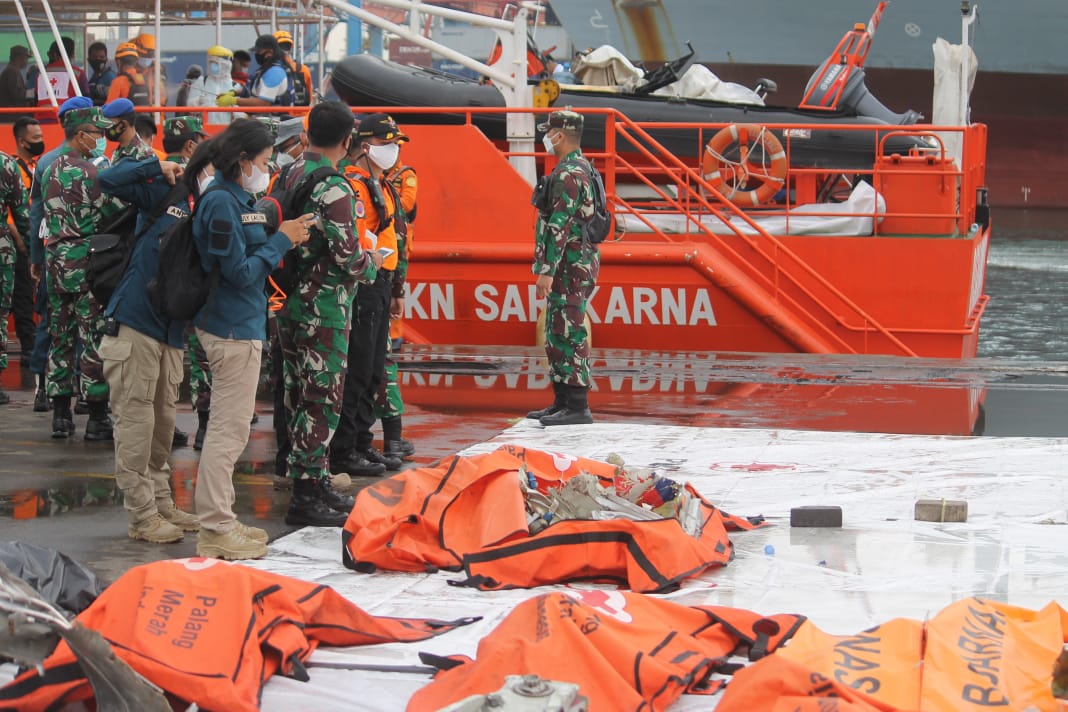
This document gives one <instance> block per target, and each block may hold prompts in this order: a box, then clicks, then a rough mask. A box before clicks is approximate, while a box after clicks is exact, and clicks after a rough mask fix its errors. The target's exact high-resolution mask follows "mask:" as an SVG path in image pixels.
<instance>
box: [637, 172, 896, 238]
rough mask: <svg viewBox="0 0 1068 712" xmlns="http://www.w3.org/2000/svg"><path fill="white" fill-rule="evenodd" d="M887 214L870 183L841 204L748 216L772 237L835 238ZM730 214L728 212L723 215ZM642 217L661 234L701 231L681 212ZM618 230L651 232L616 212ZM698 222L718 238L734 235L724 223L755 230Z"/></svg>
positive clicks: (862, 230) (707, 219) (705, 218)
mask: <svg viewBox="0 0 1068 712" xmlns="http://www.w3.org/2000/svg"><path fill="white" fill-rule="evenodd" d="M876 204H878V213H879V214H882V213H885V212H886V200H885V199H884V198H883V196H881V195H879V194H878V193H876V192H875V188H873V187H872V186H871V184H869V183H865V182H863V181H861V182H860V183H857V186H856V187H855V188H853V192H852V193H850V194H849V198H848V199H847V200H846V201H845V202H844V203H812V204H810V205H801V206H798V207H796V208H792V209H791V210H790V215H789V216H786V215H771V216H767V217H760V216H759V215H758V214H755V213H753V214H750V218H751V219H752V220H753V222H755V223H756V224H757V225H759V226H761V227H762V228H764V230H766V231H767V232H769V233H770V234H772V235H832V236H836V237H855V236H860V235H871V234H872V217H871V216H872V215H873V214H875V213H876ZM724 214H725V215H731V213H724ZM642 217H644V218H645V220H648V221H649V222H650V223H652V224H653V225H655V226H656V227H657V228H658V229H659V230H660V231H661V232H664V233H667V234H671V235H678V234H691V235H692V234H700V232H701V230H700V228H698V227H697V226H696V225H695V224H694V223H693V220H692V218H689V217H687V216H685V215H683V214H682V213H668V212H662V211H648V212H644V213H642ZM616 222H617V229H619V230H620V231H622V232H625V233H626V232H644V233H649V232H652V229H651V228H650V227H649V225H647V224H646V223H645V221H643V220H642V219H641V218H639V217H638V216H636V215H632V214H627V213H622V212H619V213H616ZM701 223H702V224H703V225H705V226H706V227H708V229H709V230H711V231H712V232H714V233H716V234H719V235H728V234H734V231H733V230H731V228H730V227H727V223H729V224H730V225H733V226H735V227H737V228H738V230H739V231H740V232H741V233H742V234H745V235H755V234H756V230H754V229H753V228H752V226H750V225H749V223H747V222H745V221H744V220H742V219H741V218H739V217H737V216H734V217H731V218H729V219H728V221H727V222H726V223H725V222H724V221H723V220H720V219H719V218H718V217H716V216H715V215H702V216H701Z"/></svg>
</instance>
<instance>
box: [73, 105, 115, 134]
mask: <svg viewBox="0 0 1068 712" xmlns="http://www.w3.org/2000/svg"><path fill="white" fill-rule="evenodd" d="M112 123H114V122H112V121H111V119H107V118H104V115H103V114H102V113H100V108H99V107H96V106H93V107H90V108H88V109H72V110H70V111H68V112H67V113H65V114H63V128H65V129H68V128H74V127H76V126H95V127H96V128H98V129H106V128H110V127H111V125H112Z"/></svg>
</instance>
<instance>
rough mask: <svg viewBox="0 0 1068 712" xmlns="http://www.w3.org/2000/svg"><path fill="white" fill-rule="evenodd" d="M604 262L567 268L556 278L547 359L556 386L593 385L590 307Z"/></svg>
mask: <svg viewBox="0 0 1068 712" xmlns="http://www.w3.org/2000/svg"><path fill="white" fill-rule="evenodd" d="M599 270H600V259H599V257H598V256H597V254H596V253H594V254H593V255H592V258H591V259H589V261H586V262H577V263H571V264H564V265H562V266H561V267H560V270H559V271H558V272H557V274H556V277H554V278H553V284H552V289H551V291H550V292H549V296H548V297H547V298H546V303H545V355H546V356H547V357H548V359H549V374H550V375H551V376H552V379H553V381H555V382H556V383H566V384H567V385H569V386H585V387H587V388H588V387H589V385H590V342H589V334H588V333H587V331H586V305H587V304H588V303H589V300H590V294H592V293H593V288H594V286H595V285H596V284H597V273H598V271H599Z"/></svg>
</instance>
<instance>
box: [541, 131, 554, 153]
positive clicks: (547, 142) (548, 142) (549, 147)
mask: <svg viewBox="0 0 1068 712" xmlns="http://www.w3.org/2000/svg"><path fill="white" fill-rule="evenodd" d="M541 143H542V145H543V146H545V151H546V153H548V154H549V155H550V156H555V155H556V145H555V144H554V143H553V140H552V139H551V138H550V137H549V134H545V135H544V136H542V137H541Z"/></svg>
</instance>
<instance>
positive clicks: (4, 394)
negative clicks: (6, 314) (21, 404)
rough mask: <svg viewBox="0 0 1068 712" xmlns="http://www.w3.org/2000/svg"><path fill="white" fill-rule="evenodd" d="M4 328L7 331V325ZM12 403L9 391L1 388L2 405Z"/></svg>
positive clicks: (0, 401)
mask: <svg viewBox="0 0 1068 712" xmlns="http://www.w3.org/2000/svg"><path fill="white" fill-rule="evenodd" d="M4 328H5V329H6V328H7V326H6V325H5V326H4ZM10 402H11V396H9V395H8V394H7V391H5V390H4V387H3V386H0V405H7V404H8V403H10Z"/></svg>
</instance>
